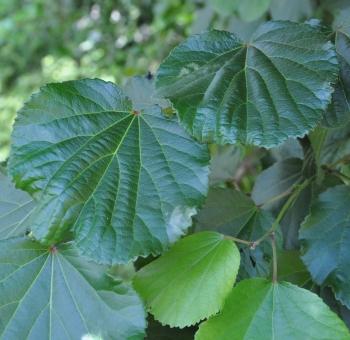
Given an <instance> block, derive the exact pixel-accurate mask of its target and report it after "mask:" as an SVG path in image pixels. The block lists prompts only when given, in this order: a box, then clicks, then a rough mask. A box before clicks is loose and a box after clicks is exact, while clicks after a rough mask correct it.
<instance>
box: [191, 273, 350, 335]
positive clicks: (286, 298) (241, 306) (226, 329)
mask: <svg viewBox="0 0 350 340" xmlns="http://www.w3.org/2000/svg"><path fill="white" fill-rule="evenodd" d="M195 339H196V340H212V339H220V340H226V339H227V340H243V339H252V340H253V339H254V340H255V339H259V340H271V339H281V340H282V339H283V340H289V339H290V340H296V339H319V340H329V339H337V340H348V339H350V334H349V331H348V329H347V328H346V326H345V325H344V323H343V322H342V321H341V320H340V319H339V318H338V316H337V315H336V314H335V313H333V312H332V311H331V310H330V309H329V307H328V306H327V305H326V304H324V303H323V301H322V300H321V299H320V298H319V297H318V296H317V295H315V294H313V293H311V292H309V291H307V290H305V289H302V288H299V287H297V286H294V285H292V284H290V283H287V282H282V283H272V282H269V281H267V280H264V279H250V280H245V281H242V282H240V283H239V284H238V286H237V287H235V288H234V289H233V290H232V292H231V294H230V295H229V296H228V298H227V300H226V303H225V306H224V309H223V310H222V313H221V314H219V315H218V316H214V317H213V318H212V319H210V320H208V321H206V322H204V323H203V324H201V326H200V328H199V331H198V332H197V333H196V337H195Z"/></svg>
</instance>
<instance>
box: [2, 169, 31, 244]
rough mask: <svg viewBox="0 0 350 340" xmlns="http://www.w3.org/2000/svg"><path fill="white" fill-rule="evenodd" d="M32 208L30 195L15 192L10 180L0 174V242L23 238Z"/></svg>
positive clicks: (19, 191) (18, 191)
mask: <svg viewBox="0 0 350 340" xmlns="http://www.w3.org/2000/svg"><path fill="white" fill-rule="evenodd" d="M34 207H35V202H34V200H33V199H32V198H31V197H30V195H28V194H27V193H25V192H23V191H21V190H17V189H16V188H15V186H14V184H12V183H11V181H10V179H9V178H8V177H6V176H5V175H3V174H1V173H0V240H1V239H6V238H10V237H13V236H20V235H22V236H23V235H24V234H25V233H26V231H27V228H26V226H25V225H26V222H27V220H28V219H29V217H30V215H31V212H32V211H33V209H34Z"/></svg>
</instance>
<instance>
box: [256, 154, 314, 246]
mask: <svg viewBox="0 0 350 340" xmlns="http://www.w3.org/2000/svg"><path fill="white" fill-rule="evenodd" d="M308 170H309V165H308V163H307V162H303V161H302V160H301V159H298V158H288V159H285V160H283V161H281V162H276V163H275V164H274V165H272V166H271V167H269V168H267V169H266V170H264V171H263V172H262V173H261V174H260V175H259V176H258V177H257V179H256V181H255V185H254V188H253V192H252V198H253V200H254V202H255V203H256V204H257V205H261V206H262V208H263V209H267V210H269V211H271V212H273V213H275V214H277V213H278V212H279V210H280V209H281V207H282V205H283V203H284V202H285V201H286V200H287V198H288V195H290V194H291V192H292V191H293V187H294V186H295V185H297V184H300V183H301V182H302V181H303V180H304V179H305V178H306V177H307V176H306V175H307V172H308ZM310 202H311V188H310V186H309V187H307V188H305V189H304V190H303V191H302V192H301V193H300V194H299V196H298V198H297V200H296V201H295V202H294V204H293V206H292V207H290V208H289V209H288V211H287V213H286V214H285V216H284V217H283V219H282V221H281V222H280V224H281V228H282V232H283V243H284V247H285V248H286V249H295V248H298V247H299V240H298V231H299V228H300V225H301V223H302V222H303V220H304V218H305V216H306V215H307V214H308V213H309V206H310Z"/></svg>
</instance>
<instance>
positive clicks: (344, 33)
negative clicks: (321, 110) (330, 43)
mask: <svg viewBox="0 0 350 340" xmlns="http://www.w3.org/2000/svg"><path fill="white" fill-rule="evenodd" d="M335 47H336V51H337V54H338V61H339V66H340V75H339V79H338V82H337V84H336V86H335V90H334V93H333V100H332V103H331V105H330V106H329V108H328V112H327V113H326V114H325V116H324V120H323V125H324V126H326V127H339V126H343V125H344V124H346V123H347V122H349V120H350V27H348V28H342V29H339V30H338V31H337V32H336V38H335Z"/></svg>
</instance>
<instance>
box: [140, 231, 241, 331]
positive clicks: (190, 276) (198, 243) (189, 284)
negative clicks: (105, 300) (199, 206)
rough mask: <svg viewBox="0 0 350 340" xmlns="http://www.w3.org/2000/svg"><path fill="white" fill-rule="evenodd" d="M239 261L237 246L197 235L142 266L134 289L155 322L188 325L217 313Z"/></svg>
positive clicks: (220, 237) (218, 237)
mask: <svg viewBox="0 0 350 340" xmlns="http://www.w3.org/2000/svg"><path fill="white" fill-rule="evenodd" d="M239 259H240V256H239V251H238V249H237V247H236V246H235V244H234V243H233V242H232V241H229V240H227V239H224V237H223V235H221V234H218V233H215V232H202V233H197V234H194V235H191V236H188V237H185V238H184V239H182V240H180V241H178V242H177V243H176V244H175V245H174V246H173V247H172V248H171V249H170V250H169V252H167V253H165V254H164V255H163V256H161V257H160V258H158V259H157V260H155V261H153V262H151V263H150V264H148V265H147V266H145V267H143V268H142V269H141V270H140V271H139V272H138V273H137V274H136V277H135V280H134V287H135V289H136V291H137V292H138V293H139V294H140V295H141V297H142V298H143V299H144V301H145V303H146V305H147V306H148V308H149V311H150V313H152V314H153V315H154V317H155V319H156V320H159V321H160V322H161V323H163V324H167V325H170V326H172V327H174V326H177V327H185V326H189V325H192V324H195V323H197V322H199V321H200V320H202V319H204V318H207V317H209V316H210V315H213V314H215V313H217V312H218V311H219V310H220V308H221V307H222V305H223V303H224V300H225V298H226V296H227V294H228V293H229V292H230V290H231V288H232V286H233V283H234V281H235V279H236V275H237V272H238V267H239Z"/></svg>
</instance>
